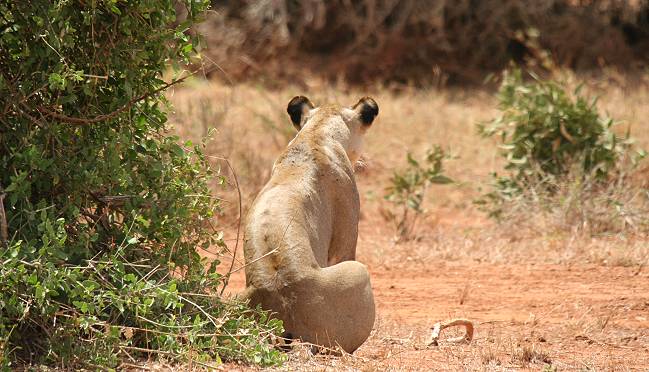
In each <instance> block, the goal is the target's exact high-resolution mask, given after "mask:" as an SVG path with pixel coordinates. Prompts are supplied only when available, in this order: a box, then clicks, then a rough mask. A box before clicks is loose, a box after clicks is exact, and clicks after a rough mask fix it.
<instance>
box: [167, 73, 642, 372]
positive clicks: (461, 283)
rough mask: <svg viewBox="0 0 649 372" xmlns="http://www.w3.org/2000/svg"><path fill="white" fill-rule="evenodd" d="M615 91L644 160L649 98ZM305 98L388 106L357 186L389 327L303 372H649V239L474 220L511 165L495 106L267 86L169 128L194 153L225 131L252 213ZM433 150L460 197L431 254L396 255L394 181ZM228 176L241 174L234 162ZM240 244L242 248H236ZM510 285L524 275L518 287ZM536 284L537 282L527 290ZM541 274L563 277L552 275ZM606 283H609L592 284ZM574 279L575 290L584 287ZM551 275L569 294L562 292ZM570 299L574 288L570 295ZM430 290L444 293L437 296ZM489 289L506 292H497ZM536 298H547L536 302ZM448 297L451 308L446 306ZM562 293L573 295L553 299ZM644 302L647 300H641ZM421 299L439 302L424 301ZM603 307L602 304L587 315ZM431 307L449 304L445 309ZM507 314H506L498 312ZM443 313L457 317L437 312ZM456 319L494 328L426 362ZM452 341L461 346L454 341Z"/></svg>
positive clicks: (553, 224) (444, 209)
mask: <svg viewBox="0 0 649 372" xmlns="http://www.w3.org/2000/svg"><path fill="white" fill-rule="evenodd" d="M609 80H610V79H608V80H605V79H601V80H599V81H595V80H593V81H592V82H591V84H589V86H588V90H589V91H590V92H591V93H593V94H599V95H600V105H599V107H600V108H601V110H602V111H603V112H607V113H608V114H609V115H610V116H612V117H614V118H617V119H620V120H624V122H625V125H627V126H628V127H630V128H631V133H632V136H633V137H635V138H636V139H637V143H638V145H639V146H640V147H644V148H649V132H646V131H643V130H642V129H641V128H643V126H644V125H646V124H645V120H646V118H647V117H649V105H646V102H649V86H646V85H643V86H639V87H635V88H634V89H629V88H625V86H626V85H621V84H617V83H611V82H610V81H609ZM298 94H304V95H307V96H309V98H311V99H312V101H314V102H316V103H318V102H338V103H341V104H344V105H349V104H352V103H354V102H356V100H357V99H358V98H359V97H360V96H363V95H365V94H370V95H372V96H373V97H374V98H375V99H376V100H377V102H378V103H379V106H380V114H379V117H378V119H377V121H376V123H375V125H374V126H373V128H372V130H371V131H370V132H369V134H368V138H367V141H366V146H365V155H364V162H365V163H366V166H365V167H364V169H363V170H361V171H359V172H358V173H357V181H358V183H359V191H360V193H361V211H362V216H361V223H360V236H359V245H358V246H359V248H358V259H359V260H360V261H362V262H364V263H367V264H368V265H369V266H370V268H371V270H372V278H373V279H372V280H373V286H374V287H375V296H377V299H378V300H379V318H378V319H377V324H376V326H375V329H374V331H373V333H372V336H371V337H370V339H369V340H368V341H367V343H366V344H365V345H364V346H363V347H362V348H361V349H360V350H359V351H358V352H357V353H355V354H354V356H344V357H342V358H334V357H327V356H312V355H310V354H309V353H308V352H306V351H305V350H303V349H301V348H296V349H295V350H293V351H292V352H291V353H289V363H288V366H287V368H288V369H290V370H331V371H333V370H367V371H373V370H377V371H378V370H380V371H383V370H404V369H426V368H432V367H431V366H438V367H437V368H435V369H439V370H485V371H494V370H498V371H500V370H512V369H516V370H519V369H520V370H534V371H539V370H543V369H544V368H545V370H547V371H551V370H553V369H552V368H554V367H557V368H558V369H559V370H573V369H577V370H579V369H583V370H622V371H624V370H632V369H633V368H639V366H640V365H644V364H638V363H649V360H647V358H644V357H641V355H642V353H643V352H644V351H642V350H646V348H647V347H648V346H647V345H649V334H648V333H647V332H645V331H641V330H638V329H634V328H633V327H637V326H638V324H640V325H643V324H647V323H646V322H647V320H646V317H644V316H642V315H640V314H641V312H642V311H643V310H642V309H645V308H647V307H646V306H649V302H648V303H647V304H645V303H644V302H642V301H641V299H639V298H637V296H642V295H641V294H639V292H637V291H638V288H639V287H638V285H640V284H638V283H641V282H642V280H645V279H643V278H645V277H646V276H647V271H649V269H647V268H646V265H647V264H649V238H648V237H647V236H646V234H645V233H643V232H642V231H636V230H634V229H621V230H618V231H616V232H614V233H606V234H600V233H598V234H594V233H593V232H592V231H589V230H583V229H581V230H580V229H578V230H574V229H570V228H568V229H566V228H557V221H558V220H559V219H558V218H557V217H556V216H555V215H544V214H543V213H540V212H539V211H537V210H534V208H533V206H530V207H528V208H527V210H524V209H523V210H524V211H525V213H520V214H518V215H517V216H516V217H515V218H516V220H514V221H509V223H503V224H498V223H496V222H494V221H492V220H489V219H488V218H486V217H485V215H484V213H482V212H480V211H479V210H478V209H477V207H476V206H475V205H474V204H473V200H474V199H475V198H476V197H478V196H479V195H481V194H482V193H484V192H485V189H486V186H485V185H486V183H487V182H488V181H489V174H490V173H491V172H493V171H495V170H499V169H500V167H501V165H502V163H501V161H500V159H499V156H498V153H497V148H496V146H495V143H494V142H492V141H491V140H484V139H482V138H480V137H479V136H478V135H477V134H476V130H475V124H476V123H477V122H480V121H484V120H488V119H490V118H492V117H494V116H495V114H496V111H495V100H494V99H493V98H492V96H491V94H490V93H488V92H484V91H464V90H434V89H430V90H408V89H405V90H401V91H400V92H394V91H391V90H389V89H385V88H374V89H372V90H370V91H362V92H361V91H354V90H347V89H337V88H335V87H332V86H329V85H323V84H319V83H317V82H313V83H311V85H309V86H308V87H306V88H297V87H291V86H289V87H285V88H281V89H277V90H273V91H270V90H266V89H264V88H263V87H259V86H255V85H238V86H234V87H232V86H224V85H220V84H217V83H208V82H205V81H200V80H195V81H192V82H190V83H189V84H186V85H185V86H183V87H179V88H176V89H175V91H173V92H170V94H169V98H170V99H171V101H172V103H173V104H174V106H175V109H176V113H175V114H173V115H171V116H170V119H171V120H172V122H174V123H176V130H177V132H178V133H179V135H180V136H181V137H182V138H185V139H191V140H193V141H198V140H200V139H201V138H202V137H203V136H204V135H205V133H206V132H207V131H208V130H209V129H210V128H214V129H215V130H216V132H215V135H214V136H213V139H211V140H210V142H209V143H208V153H209V154H210V155H213V156H216V157H227V158H228V159H230V161H231V163H232V165H233V166H234V169H235V170H236V171H237V174H238V177H239V182H240V184H241V188H242V191H243V195H244V196H243V204H244V209H245V208H246V207H247V206H249V205H250V203H251V202H252V200H253V198H254V196H255V194H256V193H257V192H258V191H259V189H260V188H261V187H262V186H263V184H264V183H265V181H266V180H267V178H268V176H269V172H270V169H271V166H272V163H273V161H274V160H275V158H276V157H277V155H278V154H279V152H280V151H282V149H283V148H284V147H285V146H286V144H287V143H288V141H289V140H290V138H291V137H292V135H293V134H292V133H293V132H292V130H293V129H292V127H291V125H290V123H289V120H288V118H287V116H286V114H285V112H284V110H285V106H286V104H287V102H288V101H289V100H290V98H291V97H293V96H294V95H298ZM433 144H441V145H443V146H444V147H445V149H447V150H448V151H449V152H450V153H452V154H454V155H456V156H457V158H456V159H454V160H451V161H449V162H447V163H446V165H445V168H446V169H447V174H448V175H449V176H450V177H452V178H453V179H455V180H457V181H459V183H458V184H457V185H443V186H432V188H431V189H430V190H429V192H428V194H427V195H428V197H427V200H426V201H425V203H424V206H425V208H426V209H427V214H426V215H425V217H424V218H423V220H422V221H420V223H419V227H418V230H417V233H418V234H417V235H418V236H417V238H416V239H414V240H411V241H408V242H404V243H400V244H396V243H395V242H394V236H393V235H394V230H393V227H392V226H391V225H390V224H389V222H387V221H385V220H384V218H383V217H382V216H381V213H380V210H381V209H382V208H388V207H389V204H388V203H386V202H385V201H384V200H383V195H384V192H385V187H386V185H387V182H388V180H389V178H390V176H391V174H392V172H393V171H394V170H395V169H399V168H401V167H403V166H405V154H406V152H407V151H411V152H413V153H415V154H423V153H424V152H425V150H426V149H428V148H430V147H431V146H432V145H433ZM215 163H216V164H220V165H221V166H222V168H223V171H224V172H226V168H225V167H224V166H223V164H221V163H219V160H215ZM226 173H227V172H226ZM645 175H646V173H644V174H636V175H635V177H640V178H642V177H645ZM216 193H217V194H219V195H220V196H222V197H224V198H225V199H226V200H228V201H230V203H229V204H230V205H231V207H230V209H228V210H226V215H225V216H224V217H223V221H221V226H222V227H224V228H225V230H226V238H228V239H229V238H232V237H233V236H234V233H233V231H234V228H233V226H236V223H237V221H236V215H237V213H236V208H237V197H236V192H235V191H234V190H233V189H232V188H231V187H227V186H226V187H225V188H222V189H217V191H216ZM605 195H606V194H603V196H602V197H604V196H605ZM595 204H597V203H595ZM522 227H525V228H522ZM226 240H227V239H226ZM229 243H232V244H231V245H232V246H233V245H234V244H233V240H229ZM239 257H241V255H239ZM223 260H224V261H228V260H229V258H228V257H224V258H223ZM240 264H241V263H238V264H237V266H239V265H240ZM454 264H457V265H464V266H467V267H469V269H467V270H466V274H464V273H465V271H464V269H462V270H461V273H460V274H458V275H460V276H462V278H461V279H456V278H455V276H453V275H452V273H453V272H454V271H453V269H452V268H451V267H450V266H447V265H454ZM464 266H463V267H464ZM602 266H603V267H605V268H604V269H601V268H602ZM557 267H558V268H560V269H556V270H559V271H561V272H562V274H560V275H562V277H561V278H553V276H554V275H559V274H557V273H556V271H555V268H557ZM510 268H511V269H510ZM534 268H537V269H534ZM503 270H511V272H510V274H507V275H505V274H502V273H503ZM525 270H532V271H530V273H529V274H520V276H519V273H521V272H523V271H525ZM534 270H537V271H538V270H541V271H542V272H543V271H545V270H549V271H550V272H551V274H543V273H538V272H537V271H534ZM593 270H595V271H597V273H599V274H593V273H592V272H593ZM483 271H484V272H483ZM573 271H574V273H575V274H574V275H575V276H574V277H572V276H570V275H573V274H571V273H573ZM600 271H601V273H600ZM409 272H413V273H420V274H412V277H413V278H410V275H403V273H409ZM437 272H441V273H445V275H446V274H448V275H449V276H448V277H444V278H439V280H442V281H444V282H443V283H438V282H437V280H438V279H434V278H428V277H426V279H425V280H426V281H429V280H430V281H433V282H431V283H434V284H426V283H428V282H426V283H423V284H422V287H421V288H419V287H417V288H418V289H417V288H415V289H413V293H412V294H411V295H410V296H411V297H410V298H407V299H403V298H399V299H397V300H390V298H391V297H390V296H389V295H390V293H393V292H390V291H392V289H390V288H395V286H397V287H396V288H397V289H395V291H400V292H404V291H405V290H402V289H401V287H399V283H400V282H399V281H398V280H396V279H394V278H401V277H402V276H403V277H404V278H403V280H410V279H412V280H416V279H417V277H418V276H422V278H423V277H424V276H426V275H432V274H430V273H437ZM481 272H482V273H481ZM480 273H481V274H480ZM580 273H582V274H588V275H587V279H584V280H586V281H584V282H583V283H582V282H579V280H581V279H582V276H580V275H581V274H580ZM478 274H479V275H478ZM514 274H515V275H514ZM386 275H388V276H389V275H395V277H394V278H393V277H392V276H390V277H389V278H386V277H385V276H386ZM512 275H514V279H512ZM544 275H547V276H548V278H547V279H548V280H550V279H552V280H554V279H556V280H555V281H552V282H551V283H550V284H547V283H545V281H544V280H545V279H546V277H545V276H544ZM609 275H610V278H609ZM382 277H383V278H382ZM433 277H434V275H433ZM516 278H518V279H516ZM528 278H532V279H529V280H531V282H530V283H528V284H525V285H522V284H521V285H522V287H521V288H519V289H517V291H518V292H515V293H514V294H513V296H514V298H515V299H518V300H517V301H522V302H513V303H511V304H510V303H509V302H507V301H509V300H511V299H509V298H508V296H512V294H509V295H508V294H506V293H503V292H502V289H501V288H500V285H501V284H499V283H500V282H499V281H501V280H509V279H511V280H512V281H511V282H510V283H509V284H502V285H503V286H505V285H506V286H512V285H513V286H516V285H518V283H522V282H524V281H525V280H528ZM534 278H536V279H534ZM562 278H565V281H566V282H565V283H564V282H562V280H563V279H562ZM588 278H590V279H588ZM597 278H602V281H603V283H595V282H593V281H595V280H597ZM618 279H619V280H627V279H628V280H630V281H632V283H635V284H633V286H627V285H626V284H623V283H618V285H619V287H616V288H620V289H624V288H629V292H628V293H627V294H625V295H624V296H622V295H616V294H614V293H617V292H615V291H614V290H612V289H611V291H610V293H609V292H606V295H604V294H602V293H601V291H602V290H603V289H606V288H607V284H606V281H607V280H611V281H614V280H618ZM240 280H241V279H240ZM449 280H451V281H449ZM492 280H494V281H495V282H491V281H492ZM588 280H590V281H588ZM577 282H579V283H581V284H577ZM386 283H394V284H386ZM489 283H491V284H489ZM539 283H541V284H539ZM611 283H612V282H611ZM564 284H574V285H573V286H571V287H566V288H564V287H565V286H564ZM590 284H593V285H592V286H590ZM595 284H597V285H595ZM404 285H405V284H404ZM408 285H410V284H408ZM427 285H433V287H434V288H435V291H432V294H431V293H429V292H431V289H430V287H428V286H427ZM587 285H589V286H588V287H586V286H587ZM629 285H630V284H629ZM381 286H384V287H383V288H381ZM486 286H493V288H491V289H489V291H486V289H488V288H486ZM405 288H406V289H407V288H408V287H405ZM504 288H511V287H504ZM584 288H585V289H584ZM633 288H636V289H633ZM530 289H534V290H533V291H531V292H530ZM645 290H646V288H645ZM440 291H441V292H440ZM485 291H486V292H485ZM405 292H407V291H405ZM438 292H439V293H438ZM527 292H530V294H529V296H535V297H533V298H530V299H525V298H523V297H524V294H525V293H527ZM442 293H446V294H445V295H444V297H443V298H439V297H440V296H442ZM521 293H523V294H521ZM555 293H561V294H558V295H557V296H556V297H554V294H555ZM629 293H633V296H636V297H632V298H629V297H628V296H629ZM422 296H429V297H425V298H427V300H422V298H424V297H422ZM430 296H433V297H430ZM520 296H523V297H520ZM539 296H541V298H539ZM616 296H617V297H616ZM591 297H592V301H591V300H587V299H589V298H591ZM645 298H646V297H645ZM505 300H506V301H505ZM420 301H442V303H443V305H442V304H441V303H439V302H430V303H427V302H424V303H421V302H420ZM501 301H505V302H501ZM512 301H513V300H512ZM539 301H540V302H541V304H539V303H538V302H539ZM409 303H412V304H419V305H417V306H420V307H421V308H423V309H425V311H431V312H430V314H428V315H426V318H425V319H420V318H417V317H416V315H413V314H412V308H408V306H410V305H408V304H409ZM494 305H497V306H495V309H498V310H493V311H492V310H489V309H491V307H492V306H494ZM412 306H415V305H412ZM439 306H442V307H441V308H442V309H444V310H442V311H443V313H440V312H439V310H438V311H437V312H435V311H434V309H435V308H438V307H439ZM530 306H532V307H530ZM510 308H511V309H514V308H516V309H518V310H515V309H514V310H511V309H510ZM480 309H482V310H483V311H479V310H480ZM510 310H511V311H510ZM402 312H403V314H407V318H402V317H404V316H406V315H403V314H402ZM382 314H383V315H382ZM631 314H633V315H631ZM413 316H414V317H413ZM528 316H529V319H527V320H525V318H526V317H528ZM453 317H469V318H470V319H471V318H472V319H476V317H477V320H479V321H481V322H479V323H478V324H477V325H476V327H477V328H476V332H477V333H476V339H475V340H474V342H473V343H472V344H471V345H450V344H444V343H440V346H439V348H427V347H426V346H425V340H426V338H427V336H428V334H427V333H426V332H425V330H426V329H428V328H429V327H430V326H431V325H432V324H433V323H434V322H435V321H439V320H443V319H448V318H453ZM521 317H522V319H521ZM637 319H640V320H637ZM450 336H453V334H449V335H447V336H446V337H450ZM627 344H629V345H631V346H626V345H627ZM634 345H635V346H634ZM637 345H640V346H637ZM566 350H568V351H566ZM634 358H635V359H634ZM632 360H633V361H632ZM439 366H446V367H442V368H439ZM238 368H241V369H249V368H250V367H247V366H232V365H229V366H227V368H226V369H235V370H236V369H238Z"/></svg>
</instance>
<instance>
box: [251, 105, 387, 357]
mask: <svg viewBox="0 0 649 372" xmlns="http://www.w3.org/2000/svg"><path fill="white" fill-rule="evenodd" d="M287 112H288V114H289V116H290V118H291V121H292V122H293V125H294V126H295V127H296V128H297V130H298V134H297V136H296V137H295V138H294V139H293V140H292V141H291V142H290V143H289V145H288V148H287V149H286V150H285V151H284V153H283V154H282V155H281V156H280V157H279V158H278V159H277V160H276V161H275V164H274V165H273V170H272V173H271V178H270V181H268V183H267V184H266V186H265V187H264V188H263V189H262V190H261V192H260V193H259V195H258V196H257V198H256V199H255V201H254V203H253V205H252V207H251V209H250V212H249V213H248V217H247V221H246V223H245V238H244V254H245V259H246V265H247V266H246V291H245V292H244V297H245V298H247V299H249V301H250V304H251V305H252V306H255V305H257V304H261V307H262V308H263V309H266V310H272V311H273V312H275V313H276V316H277V317H278V318H279V319H281V320H283V322H284V328H285V329H286V332H287V333H288V334H289V335H290V337H294V338H299V339H302V340H303V341H306V342H310V343H313V344H316V345H320V346H324V347H327V348H334V347H336V346H340V347H341V348H342V349H343V350H345V351H346V352H349V353H351V352H353V351H354V350H356V349H357V348H358V347H359V346H360V345H361V344H362V343H363V342H364V341H365V340H366V339H367V337H368V336H369V334H370V331H371V330H372V326H373V325H374V297H373V295H372V288H371V285H370V276H369V273H368V271H367V268H366V267H365V265H363V264H361V263H360V262H358V261H354V259H355V257H356V239H357V237H358V216H359V208H360V205H359V197H358V190H357V189H356V181H355V179H354V173H353V164H354V163H355V162H356V161H357V160H358V157H359V155H360V151H361V145H362V139H363V136H364V134H365V132H366V131H367V130H368V128H369V127H370V126H371V125H372V122H373V121H374V118H375V117H376V116H377V115H378V113H379V108H378V105H377V104H376V102H375V101H374V100H373V99H372V98H369V97H365V98H361V99H360V100H359V101H358V103H357V104H355V105H354V106H353V107H351V108H348V107H340V106H337V105H326V106H321V107H317V108H316V107H314V105H313V104H312V103H311V101H309V99H308V98H306V97H302V96H299V97H294V98H293V99H292V100H291V101H290V102H289V104H288V108H287Z"/></svg>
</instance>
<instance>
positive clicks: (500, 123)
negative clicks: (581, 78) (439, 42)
mask: <svg viewBox="0 0 649 372" xmlns="http://www.w3.org/2000/svg"><path fill="white" fill-rule="evenodd" d="M531 77H532V80H531V81H529V82H527V81H524V79H523V77H522V73H521V71H520V70H519V69H513V70H512V71H507V72H505V73H504V75H503V82H502V85H501V87H500V90H499V92H498V101H499V108H500V111H501V114H500V116H499V117H497V118H496V119H494V120H492V121H491V122H490V123H487V124H481V125H479V128H478V129H479V132H480V133H481V134H482V135H483V136H484V137H491V136H497V137H498V138H499V140H500V145H499V147H500V149H501V150H502V151H501V154H502V156H503V157H504V158H505V170H506V171H507V172H506V174H505V175H504V176H498V175H497V174H494V175H493V176H494V180H495V182H494V186H495V190H494V192H492V193H490V194H487V195H486V197H485V198H482V199H481V200H480V203H482V204H488V205H491V206H492V207H493V206H495V207H494V208H492V209H490V211H491V212H492V213H493V214H498V211H499V208H498V207H497V206H498V205H499V204H501V203H502V202H505V201H507V200H510V199H512V198H515V197H517V196H519V195H521V194H522V193H523V191H525V190H529V189H532V188H534V189H536V190H537V191H542V192H543V193H549V194H552V193H554V192H555V191H557V190H558V188H560V187H558V183H560V182H561V180H567V179H570V180H571V181H577V182H579V183H580V184H585V182H584V181H585V180H588V183H589V187H590V186H591V185H590V184H591V183H595V184H598V183H600V184H603V183H606V182H608V181H610V180H611V179H613V178H617V177H618V176H619V173H620V172H621V171H622V167H623V165H624V163H625V162H626V161H628V160H631V161H632V162H633V163H635V162H636V161H637V160H638V159H639V158H641V157H643V156H644V152H643V151H639V152H638V153H637V154H636V155H632V154H631V150H632V140H631V138H630V135H629V133H628V132H627V133H626V134H625V135H624V136H620V135H618V134H616V133H615V132H614V131H613V130H612V129H613V127H614V125H615V122H614V121H613V120H612V119H609V118H604V117H602V116H600V115H599V113H598V112H597V107H596V103H597V100H595V99H593V100H587V99H586V98H584V97H583V96H582V95H581V94H580V90H581V86H580V87H578V88H577V89H575V90H574V91H573V92H571V93H569V92H568V90H567V89H566V87H565V86H564V85H563V84H561V83H559V82H556V81H552V80H542V79H540V78H539V77H537V76H536V75H534V74H531ZM576 178H579V179H580V180H576ZM539 188H541V189H542V190H541V189H539ZM490 208H491V207H490Z"/></svg>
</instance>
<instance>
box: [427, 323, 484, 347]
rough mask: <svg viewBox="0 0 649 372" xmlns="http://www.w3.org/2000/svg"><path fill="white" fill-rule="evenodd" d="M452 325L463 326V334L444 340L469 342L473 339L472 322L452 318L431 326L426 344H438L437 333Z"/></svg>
mask: <svg viewBox="0 0 649 372" xmlns="http://www.w3.org/2000/svg"><path fill="white" fill-rule="evenodd" d="M454 326H464V328H466V333H465V334H464V336H460V337H455V338H449V339H448V340H446V342H454V343H456V342H466V343H469V342H471V340H473V323H472V322H471V321H469V320H467V319H452V320H448V321H446V322H437V323H435V325H434V326H433V333H432V334H431V335H430V339H429V340H428V343H427V344H428V346H431V345H432V346H437V345H439V343H438V340H439V334H440V332H441V331H442V330H444V329H446V328H449V327H454Z"/></svg>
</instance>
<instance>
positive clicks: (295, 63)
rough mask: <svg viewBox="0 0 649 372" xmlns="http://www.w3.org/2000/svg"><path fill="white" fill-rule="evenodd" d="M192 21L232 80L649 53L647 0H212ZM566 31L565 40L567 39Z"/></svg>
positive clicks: (359, 77)
mask: <svg viewBox="0 0 649 372" xmlns="http://www.w3.org/2000/svg"><path fill="white" fill-rule="evenodd" d="M213 5H214V12H213V13H212V14H211V15H210V17H209V18H208V20H207V22H205V23H204V24H202V25H201V26H200V27H199V30H200V32H201V33H202V34H204V35H205V37H206V39H207V41H208V44H209V45H210V46H213V47H212V48H210V49H208V50H207V54H208V55H209V56H210V57H211V58H212V59H214V60H215V61H216V62H217V63H219V64H220V65H222V67H223V68H224V69H225V70H226V71H227V72H228V75H229V76H230V77H232V78H239V79H241V78H243V79H249V78H251V77H253V78H254V77H260V76H261V77H262V78H263V79H266V80H267V81H269V82H277V81H276V80H273V79H277V78H279V81H284V80H286V79H287V78H288V79H289V80H290V81H293V82H294V83H298V82H299V83H301V84H305V85H306V84H308V79H305V77H306V76H308V75H309V74H313V73H316V74H317V75H318V76H321V77H322V76H324V77H326V78H327V79H329V80H331V81H339V80H344V81H349V82H352V83H370V84H371V83H373V82H375V81H376V80H377V79H381V80H383V81H390V82H398V83H405V82H413V83H415V84H418V85H427V84H440V85H443V84H444V83H446V82H451V83H458V82H460V83H467V82H469V83H474V84H475V83H477V84H479V83H481V81H482V79H483V78H484V73H485V71H494V72H495V71H499V70H500V69H502V68H504V67H505V66H506V65H507V63H509V61H511V60H515V61H517V62H521V61H523V60H524V59H526V58H528V57H530V56H531V57H535V54H536V53H535V51H534V50H533V49H530V48H529V45H528V41H529V40H530V38H534V35H538V36H539V40H538V41H539V45H540V46H541V48H543V49H544V50H548V51H549V52H551V53H552V54H553V55H554V56H555V58H556V59H557V61H558V62H559V63H560V64H561V65H563V66H566V67H569V68H573V69H580V70H589V69H593V68H599V67H602V66H618V67H622V68H624V69H627V70H628V69H632V68H633V67H637V66H639V65H640V66H641V61H643V60H646V58H649V56H648V55H647V51H648V50H649V44H648V43H649V2H647V1H646V0H622V1H620V0H579V1H574V0H552V1H538V0H497V1H490V0H482V1H472V0H400V1H396V0H353V1H352V0H326V1H325V0H307V1H288V0H259V1H247V2H245V1H244V2H241V1H237V2H235V1H213ZM566 35H570V37H566Z"/></svg>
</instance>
